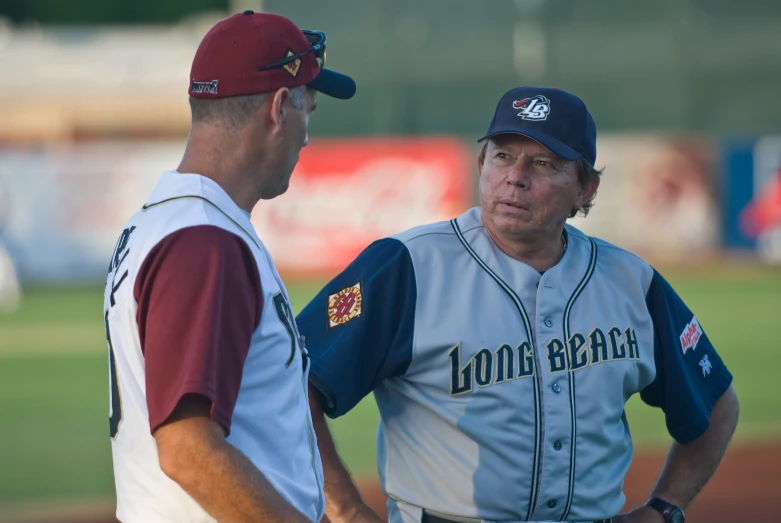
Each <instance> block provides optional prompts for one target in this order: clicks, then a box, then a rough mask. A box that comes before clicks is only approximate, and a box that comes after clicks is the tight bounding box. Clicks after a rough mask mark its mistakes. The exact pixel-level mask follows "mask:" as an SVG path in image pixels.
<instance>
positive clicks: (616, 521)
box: [613, 505, 664, 523]
mask: <svg viewBox="0 0 781 523" xmlns="http://www.w3.org/2000/svg"><path fill="white" fill-rule="evenodd" d="M613 523H664V516H662V515H661V514H660V513H659V512H658V511H656V510H654V509H652V508H651V507H646V506H645V505H643V506H642V507H637V508H636V509H634V510H632V511H631V512H627V513H626V514H621V515H620V516H616V517H614V518H613Z"/></svg>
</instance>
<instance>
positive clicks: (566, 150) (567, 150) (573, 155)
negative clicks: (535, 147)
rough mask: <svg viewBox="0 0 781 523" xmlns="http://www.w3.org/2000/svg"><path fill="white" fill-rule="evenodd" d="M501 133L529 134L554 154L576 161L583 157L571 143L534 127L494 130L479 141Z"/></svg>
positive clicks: (528, 135)
mask: <svg viewBox="0 0 781 523" xmlns="http://www.w3.org/2000/svg"><path fill="white" fill-rule="evenodd" d="M500 134H520V135H522V136H527V137H529V138H531V139H532V140H534V141H535V142H538V143H541V144H542V145H544V146H545V147H547V148H548V149H550V150H551V151H553V153H554V154H556V155H558V156H561V157H562V158H564V159H565V160H571V161H575V160H580V159H581V158H582V157H583V154H581V153H579V152H578V151H576V150H575V149H573V148H572V147H570V146H569V145H566V144H564V143H562V142H560V141H558V140H557V139H555V138H552V137H550V136H548V135H547V134H545V133H541V132H539V131H535V130H534V129H518V128H512V129H498V130H493V131H491V132H490V133H488V134H486V135H485V136H483V137H482V138H480V139H479V140H477V141H478V142H482V141H483V140H487V139H489V138H493V137H494V136H498V135H500Z"/></svg>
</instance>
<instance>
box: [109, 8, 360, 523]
mask: <svg viewBox="0 0 781 523" xmlns="http://www.w3.org/2000/svg"><path fill="white" fill-rule="evenodd" d="M325 40H326V36H325V34H324V33H322V32H319V31H301V30H300V29H299V28H298V27H297V26H296V25H295V24H294V23H293V22H291V21H290V20H288V19H286V18H284V17H282V16H278V15H273V14H265V13H253V12H252V11H245V12H244V13H242V14H237V15H234V16H231V17H230V18H227V19H225V20H223V21H221V22H219V23H218V24H217V25H215V26H214V27H213V28H212V29H211V30H210V31H209V33H208V34H207V35H206V36H205V37H204V39H203V41H202V42H201V45H200V46H199V48H198V51H197V52H196V55H195V59H194V61H193V65H192V71H191V75H190V88H189V93H190V106H191V108H192V127H191V130H190V135H189V138H188V140H187V147H186V150H185V153H184V158H183V159H182V162H181V164H180V165H179V167H178V168H177V170H176V171H168V172H165V173H163V176H162V178H161V179H160V182H159V183H158V185H157V187H156V188H155V190H154V191H153V192H152V195H151V196H150V197H149V199H148V200H147V202H146V204H145V205H144V206H143V207H142V209H141V210H140V211H139V212H137V213H136V214H135V215H134V216H132V217H131V218H130V220H129V221H128V222H127V224H126V225H125V227H124V230H123V231H122V234H121V235H120V238H119V240H118V242H117V245H116V248H115V249H114V253H113V255H112V257H111V263H110V266H109V274H108V278H107V281H106V291H105V296H104V322H105V328H106V338H107V340H108V347H109V376H110V385H111V388H110V390H111V396H110V424H109V425H110V435H111V440H112V454H113V459H114V476H115V482H116V491H117V518H118V519H119V520H120V521H124V522H130V521H137V522H144V523H148V522H162V521H187V522H211V521H215V520H218V521H285V522H303V521H319V520H320V519H321V518H322V517H323V513H324V507H325V498H324V495H323V488H322V486H323V472H322V466H321V462H320V455H319V453H318V450H317V441H316V437H315V433H314V430H313V429H312V420H311V417H310V414H309V405H308V398H307V379H308V373H309V359H308V355H307V351H306V349H305V347H304V343H303V341H304V340H303V337H301V336H300V335H299V334H298V329H297V327H296V325H295V321H294V316H293V311H292V309H291V307H290V300H289V298H288V295H287V291H286V290H285V286H284V284H283V283H282V280H281V279H280V277H279V273H278V272H277V270H276V267H275V266H274V262H273V261H272V259H271V257H270V255H269V253H268V251H267V250H266V248H265V246H264V245H263V243H262V242H261V240H260V238H259V237H258V235H257V233H256V232H255V230H254V228H253V226H252V223H251V222H250V212H251V211H252V209H253V207H254V206H255V204H257V202H258V201H259V200H263V199H270V198H274V197H276V196H279V195H280V194H282V193H284V192H285V191H286V190H287V188H288V184H289V181H290V176H291V174H292V172H293V168H294V167H295V165H296V162H297V161H298V155H299V153H300V151H301V148H302V147H304V146H306V144H307V142H308V136H307V126H308V123H309V116H310V114H311V113H312V111H314V109H315V98H316V92H317V91H320V92H322V93H324V94H326V95H329V96H333V97H336V98H343V99H346V98H350V97H352V96H353V94H355V83H354V82H353V81H352V79H350V78H349V77H347V76H344V75H341V74H338V73H335V72H333V71H329V70H327V69H323V67H322V66H323V64H324V62H325Z"/></svg>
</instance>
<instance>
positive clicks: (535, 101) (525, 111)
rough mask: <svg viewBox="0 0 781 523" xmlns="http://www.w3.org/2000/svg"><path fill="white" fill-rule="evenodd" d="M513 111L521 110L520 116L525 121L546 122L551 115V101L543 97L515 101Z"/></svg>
mask: <svg viewBox="0 0 781 523" xmlns="http://www.w3.org/2000/svg"><path fill="white" fill-rule="evenodd" d="M513 109H521V112H520V113H518V116H520V117H521V118H523V119H524V120H546V119H547V118H548V115H549V114H550V100H548V99H547V98H546V97H544V96H542V95H537V96H533V97H531V98H524V99H523V100H513Z"/></svg>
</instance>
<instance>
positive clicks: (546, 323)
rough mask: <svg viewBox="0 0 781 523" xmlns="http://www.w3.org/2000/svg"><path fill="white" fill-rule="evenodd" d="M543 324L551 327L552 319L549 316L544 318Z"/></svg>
mask: <svg viewBox="0 0 781 523" xmlns="http://www.w3.org/2000/svg"><path fill="white" fill-rule="evenodd" d="M545 326H546V327H553V320H552V319H550V318H545Z"/></svg>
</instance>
